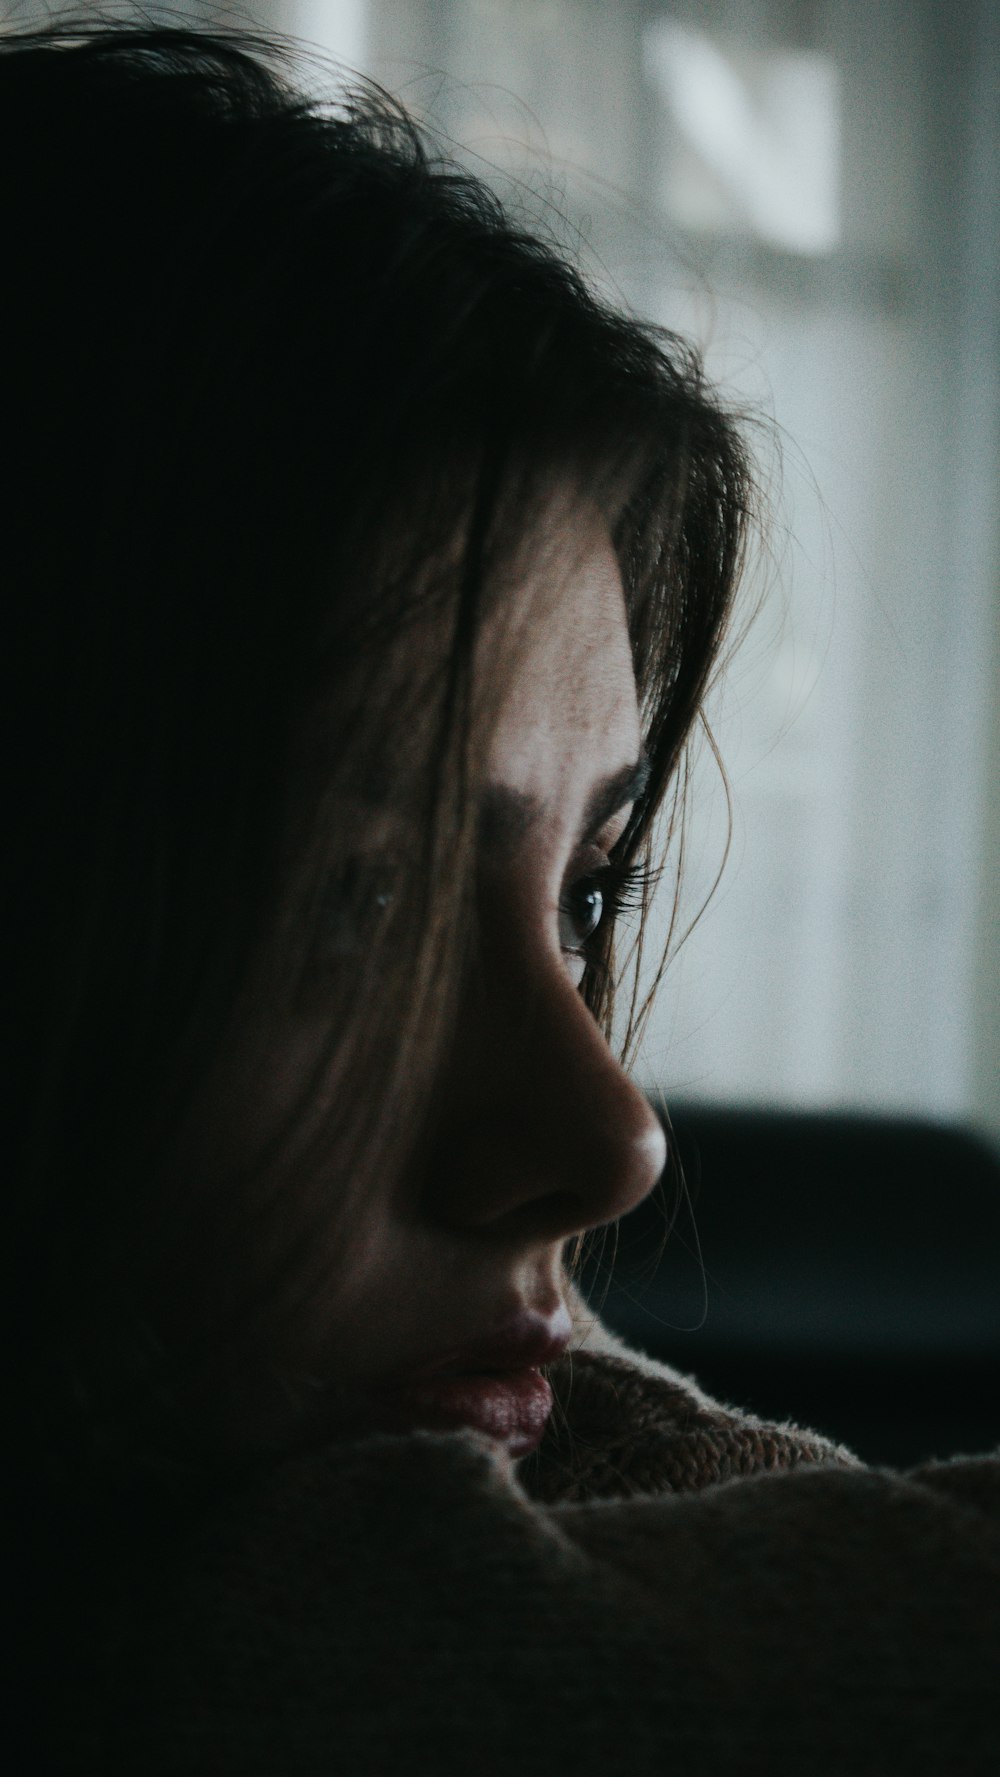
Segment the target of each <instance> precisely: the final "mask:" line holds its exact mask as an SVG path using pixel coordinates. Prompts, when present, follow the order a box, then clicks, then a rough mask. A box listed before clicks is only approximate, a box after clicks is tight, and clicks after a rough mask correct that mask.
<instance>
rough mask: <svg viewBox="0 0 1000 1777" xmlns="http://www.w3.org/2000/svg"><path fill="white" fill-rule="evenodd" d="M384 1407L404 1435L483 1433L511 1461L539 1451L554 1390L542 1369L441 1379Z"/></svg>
mask: <svg viewBox="0 0 1000 1777" xmlns="http://www.w3.org/2000/svg"><path fill="white" fill-rule="evenodd" d="M384 1405H385V1406H386V1408H387V1410H388V1416H389V1418H390V1419H391V1421H392V1424H393V1426H395V1427H400V1428H404V1429H406V1430H417V1429H420V1430H423V1431H459V1430H462V1429H463V1428H466V1427H467V1428H468V1429H470V1430H472V1431H481V1432H485V1433H486V1435H487V1437H490V1438H495V1439H496V1441H497V1442H498V1443H500V1444H503V1445H504V1447H505V1449H506V1450H508V1451H509V1452H510V1454H511V1456H527V1455H528V1454H529V1452H530V1451H532V1450H537V1448H538V1446H539V1444H540V1443H541V1441H542V1436H543V1434H544V1431H545V1427H546V1424H547V1422H548V1418H549V1414H550V1413H551V1411H552V1390H551V1388H550V1387H549V1384H548V1382H547V1381H546V1379H545V1377H544V1376H543V1375H542V1373H541V1371H540V1370H535V1369H525V1370H503V1371H497V1372H495V1373H494V1372H483V1373H481V1374H474V1375H469V1376H453V1375H438V1376H428V1377H424V1378H422V1379H421V1380H420V1381H417V1382H412V1383H410V1384H409V1385H408V1386H407V1387H406V1388H405V1389H401V1390H400V1391H399V1393H398V1394H394V1395H392V1396H390V1397H386V1398H385V1401H384Z"/></svg>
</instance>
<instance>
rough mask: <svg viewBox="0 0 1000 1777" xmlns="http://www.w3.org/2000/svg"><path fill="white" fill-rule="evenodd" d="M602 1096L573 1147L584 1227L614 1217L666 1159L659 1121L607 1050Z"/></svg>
mask: <svg viewBox="0 0 1000 1777" xmlns="http://www.w3.org/2000/svg"><path fill="white" fill-rule="evenodd" d="M608 1067H609V1073H610V1074H611V1078H610V1079H609V1080H608V1082H607V1088H606V1089H607V1101H606V1103H605V1104H604V1105H603V1106H597V1105H595V1106H594V1107H593V1108H592V1113H591V1118H590V1119H588V1123H589V1128H588V1130H587V1132H586V1135H585V1139H584V1141H583V1142H580V1143H577V1144H574V1145H575V1147H576V1153H577V1172H576V1195H577V1197H578V1199H579V1201H580V1206H581V1209H583V1210H585V1212H586V1217H587V1219H586V1222H585V1223H582V1224H581V1232H582V1231H584V1229H585V1228H593V1227H600V1226H601V1225H602V1224H603V1223H605V1222H612V1221H617V1220H618V1218H619V1217H620V1216H624V1215H628V1213H629V1211H630V1210H633V1209H636V1208H637V1207H638V1205H639V1204H640V1203H642V1201H643V1200H644V1198H646V1197H648V1196H649V1193H650V1192H651V1191H652V1190H653V1189H654V1187H655V1185H656V1184H657V1182H658V1180H659V1178H660V1176H661V1174H662V1172H663V1169H664V1166H665V1165H666V1160H667V1138H666V1135H665V1134H664V1130H663V1125H662V1124H661V1122H660V1119H659V1117H658V1116H657V1115H656V1112H655V1111H654V1110H653V1107H652V1106H651V1104H650V1103H649V1101H648V1099H647V1098H646V1096H645V1094H644V1093H643V1092H642V1091H641V1090H640V1089H639V1087H638V1086H636V1085H635V1084H634V1083H633V1082H632V1081H631V1080H630V1079H629V1078H628V1076H627V1075H626V1074H625V1073H624V1072H623V1070H622V1069H621V1068H620V1066H619V1064H618V1063H617V1062H616V1061H615V1060H614V1058H613V1057H612V1056H611V1055H610V1054H609V1055H608Z"/></svg>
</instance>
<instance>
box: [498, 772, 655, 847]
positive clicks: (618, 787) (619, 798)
mask: <svg viewBox="0 0 1000 1777" xmlns="http://www.w3.org/2000/svg"><path fill="white" fill-rule="evenodd" d="M649 772H650V765H649V759H648V757H647V755H646V754H645V753H641V754H640V756H639V758H638V759H636V760H635V761H634V763H632V764H631V765H623V766H622V767H621V768H620V770H618V771H614V772H612V773H611V775H610V777H604V778H601V780H600V781H599V783H596V784H595V785H594V788H593V790H592V791H591V793H590V795H589V796H588V798H587V803H586V806H585V808H584V811H583V823H582V829H581V833H580V838H581V840H588V839H593V838H595V836H596V835H597V834H598V833H599V832H600V830H601V828H602V827H603V826H604V824H605V822H606V821H609V820H610V819H611V816H612V815H614V814H617V813H618V810H619V809H620V808H624V807H625V805H626V803H629V802H638V800H639V798H640V797H641V796H642V795H643V793H644V791H645V789H646V786H647V785H648V783H649ZM548 813H549V809H548V805H547V804H546V803H545V802H543V801H542V800H541V799H540V798H539V797H537V796H531V795H529V794H528V793H527V791H524V790H512V789H511V788H510V787H509V786H508V785H507V784H487V785H486V788H485V789H484V790H483V793H482V796H481V798H480V803H479V842H480V845H481V847H482V849H483V851H484V852H487V853H489V852H498V851H505V850H510V849H511V848H513V847H514V846H516V845H518V844H519V843H520V841H521V840H522V839H524V838H525V836H526V835H527V833H528V832H530V830H531V828H532V827H535V826H538V825H539V823H540V822H542V821H544V820H545V818H546V816H547V815H548Z"/></svg>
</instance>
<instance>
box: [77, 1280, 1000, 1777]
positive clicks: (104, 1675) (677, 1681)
mask: <svg viewBox="0 0 1000 1777" xmlns="http://www.w3.org/2000/svg"><path fill="white" fill-rule="evenodd" d="M579 1339H580V1344H581V1349H579V1350H578V1351H576V1352H575V1353H573V1354H572V1355H571V1356H570V1357H567V1358H566V1359H565V1360H563V1362H562V1364H560V1365H558V1366H556V1367H555V1370H554V1372H553V1381H554V1384H555V1389H556V1394H557V1402H558V1405H557V1411H556V1413H555V1415H554V1418H553V1425H552V1430H551V1434H550V1436H549V1437H547V1439H546V1442H545V1444H544V1445H543V1447H542V1450H541V1451H540V1453H539V1454H538V1455H537V1456H535V1457H533V1458H530V1459H528V1460H527V1461H525V1462H522V1463H521V1464H520V1465H518V1464H515V1463H513V1462H511V1460H510V1459H509V1458H508V1457H506V1456H505V1455H504V1454H503V1453H502V1452H500V1451H499V1450H498V1449H497V1448H496V1447H495V1446H494V1445H492V1444H491V1443H489V1442H488V1441H487V1440H486V1439H484V1438H481V1437H479V1436H478V1435H476V1434H474V1433H471V1432H463V1433H458V1434H454V1435H438V1434H432V1433H417V1434H414V1435H411V1436H408V1437H402V1436H400V1437H388V1436H380V1437H376V1438H369V1439H361V1440H357V1441H352V1442H350V1443H340V1444H335V1443H332V1444H330V1445H329V1446H328V1447H326V1448H324V1449H323V1450H322V1451H320V1452H317V1453H313V1454H311V1455H309V1456H307V1457H302V1456H299V1457H297V1458H295V1459H290V1460H287V1461H286V1462H284V1463H282V1464H280V1465H278V1466H276V1467H275V1468H274V1470H273V1471H272V1472H270V1473H269V1474H267V1475H265V1476H260V1477H258V1478H257V1479H256V1480H255V1481H254V1482H253V1483H251V1484H248V1485H247V1486H245V1487H244V1488H243V1489H242V1490H241V1491H240V1492H239V1493H238V1494H236V1495H235V1496H234V1497H232V1498H227V1499H226V1500H225V1501H217V1502H216V1504H215V1505H214V1506H212V1507H206V1509H205V1510H204V1511H203V1512H201V1513H198V1514H195V1515H194V1516H193V1517H192V1518H191V1519H190V1520H189V1521H188V1522H187V1524H186V1526H185V1527H184V1528H183V1529H182V1530H181V1529H178V1530H177V1532H176V1533H175V1534H173V1535H172V1536H171V1537H170V1538H169V1539H168V1541H167V1542H166V1544H165V1545H164V1547H162V1548H161V1549H160V1550H159V1552H158V1553H157V1555H156V1556H155V1557H153V1556H152V1555H151V1556H150V1557H149V1559H148V1560H147V1561H139V1562H137V1564H136V1567H135V1571H134V1574H133V1576H132V1584H131V1587H130V1590H129V1593H128V1595H127V1597H126V1598H124V1599H123V1600H120V1601H119V1603H118V1605H117V1606H116V1609H115V1612H114V1613H113V1616H112V1620H110V1621H104V1622H103V1623H102V1624H101V1625H100V1632H99V1633H97V1631H96V1629H95V1631H94V1634H93V1637H92V1639H93V1641H94V1644H95V1645H96V1646H97V1647H98V1655H97V1658H96V1659H95V1660H94V1661H93V1663H92V1665H91V1666H90V1667H89V1668H88V1669H87V1670H88V1677H87V1681H86V1684H85V1685H81V1692H80V1695H79V1696H78V1698H77V1699H76V1702H75V1703H72V1704H69V1705H67V1707H69V1708H70V1709H75V1710H76V1711H77V1712H78V1713H77V1720H76V1723H75V1725H74V1733H75V1736H76V1744H77V1745H78V1747H79V1763H78V1767H77V1768H79V1769H86V1770H91V1769H93V1770H100V1771H102V1772H107V1773H110V1772H117V1771H123V1772H129V1773H140V1772H141V1773H143V1777H166V1774H168V1773H169V1774H170V1777H181V1774H182V1773H183V1774H185V1777H190V1774H193V1773H202V1772H204V1773H206V1774H207V1773H219V1774H223V1773H225V1774H228V1773H232V1774H234V1777H235V1774H236V1773H239V1774H240V1777H265V1774H266V1777H328V1774H330V1777H332V1774H333V1773H348V1774H350V1777H376V1774H378V1777H382V1774H383V1773H384V1774H385V1777H390V1774H391V1777H418V1774H419V1777H426V1774H427V1773H444V1774H447V1777H450V1774H451V1773H455V1774H456V1777H457V1774H458V1773H462V1774H473V1773H475V1774H483V1777H507V1774H508V1773H509V1774H510V1777H514V1774H515V1773H516V1774H517V1777H525V1774H531V1773H539V1774H540V1773H542V1772H544V1773H546V1777H553V1773H563V1772H565V1773H570V1774H572V1777H598V1774H600V1777H608V1774H609V1773H618V1772H621V1773H622V1774H623V1777H645V1774H647V1773H649V1774H652V1773H660V1774H663V1777H667V1774H670V1777H673V1774H674V1773H676V1774H678V1777H680V1774H681V1773H683V1777H696V1774H697V1777H716V1774H721V1773H745V1772H762V1773H763V1772H767V1773H771V1772H774V1773H781V1772H785V1771H788V1772H793V1773H795V1774H796V1777H799V1774H800V1773H803V1772H809V1773H821V1774H825V1773H829V1774H831V1777H832V1774H834V1773H836V1774H837V1777H859V1774H861V1773H869V1772H870V1773H873V1774H874V1773H879V1774H880V1777H881V1774H887V1777H897V1773H899V1777H902V1773H906V1777H913V1774H914V1773H916V1774H921V1773H926V1774H927V1777H931V1773H933V1777H963V1774H965V1773H973V1772H975V1773H982V1774H983V1777H986V1774H987V1773H989V1774H991V1777H996V1773H997V1772H1000V1459H998V1458H996V1457H994V1458H988V1457H986V1458H978V1459H966V1460H958V1461H955V1462H952V1463H946V1464H938V1465H932V1466H930V1467H927V1468H925V1469H923V1470H920V1471H918V1472H916V1473H914V1474H911V1475H906V1476H904V1475H897V1474H892V1473H886V1472H879V1471H872V1470H869V1469H866V1468H864V1467H863V1466H862V1465H861V1464H859V1463H858V1462H857V1460H856V1459H855V1458H854V1457H852V1456H851V1455H850V1453H849V1452H847V1451H845V1450H842V1449H840V1448H839V1447H838V1446H836V1445H833V1444H831V1443H828V1442H827V1441H826V1440H824V1439H822V1438H820V1437H817V1436H815V1435H813V1434H810V1433H802V1432H799V1431H797V1430H796V1429H795V1428H794V1427H789V1426H774V1425H768V1424H766V1423H765V1422H761V1421H759V1420H756V1419H753V1418H750V1417H748V1416H746V1415H742V1414H739V1413H735V1412H732V1411H730V1410H727V1409H725V1408H723V1407H720V1406H719V1405H718V1404H716V1403H713V1402H711V1401H710V1400H709V1399H708V1398H707V1397H706V1396H705V1395H704V1394H703V1393H702V1392H701V1391H700V1389H699V1388H698V1387H697V1385H696V1384H694V1383H692V1382H690V1381H689V1380H688V1379H686V1378H684V1377H681V1376H679V1375H677V1374H676V1373H675V1372H673V1371H671V1370H669V1369H667V1368H666V1367H665V1366H663V1365H660V1364H656V1363H653V1362H652V1361H651V1360H649V1359H645V1358H642V1357H641V1356H629V1355H628V1354H626V1353H625V1352H624V1351H623V1348H622V1347H621V1346H620V1345H619V1344H618V1343H617V1342H616V1341H615V1340H613V1339H612V1338H610V1336H608V1335H606V1334H604V1333H603V1330H602V1329H599V1328H597V1327H596V1326H595V1325H594V1324H592V1323H591V1324H590V1325H589V1326H587V1325H586V1324H584V1317H583V1316H582V1314H581V1317H580V1329H579ZM72 1737H73V1735H72V1734H71V1738H72Z"/></svg>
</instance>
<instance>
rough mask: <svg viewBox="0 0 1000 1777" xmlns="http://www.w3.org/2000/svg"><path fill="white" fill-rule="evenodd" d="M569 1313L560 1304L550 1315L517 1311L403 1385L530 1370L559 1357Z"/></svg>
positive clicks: (567, 1332)
mask: <svg viewBox="0 0 1000 1777" xmlns="http://www.w3.org/2000/svg"><path fill="white" fill-rule="evenodd" d="M572 1333H573V1327H572V1322H571V1321H570V1317H569V1312H568V1310H567V1309H566V1308H565V1307H564V1306H563V1304H562V1303H560V1305H559V1307H558V1308H557V1309H556V1310H555V1311H554V1312H553V1313H551V1314H539V1313H537V1312H535V1311H534V1310H531V1309H519V1310H517V1312H516V1313H514V1314H512V1315H510V1316H508V1317H507V1318H506V1319H505V1320H502V1321H500V1322H498V1324H497V1325H496V1326H495V1327H494V1328H493V1329H492V1330H491V1331H489V1332H487V1333H484V1334H483V1335H482V1337H474V1338H472V1339H470V1340H467V1341H463V1342H462V1344H461V1345H460V1346H455V1347H453V1348H452V1349H450V1350H448V1351H446V1352H443V1353H441V1354H440V1355H439V1356H437V1357H434V1358H432V1359H431V1360H430V1361H429V1362H428V1363H426V1364H422V1365H420V1367H419V1368H418V1369H417V1370H415V1371H411V1372H410V1374H409V1376H408V1377H407V1381H410V1382H415V1381H425V1380H426V1379H427V1378H429V1377H431V1376H444V1375H453V1376H471V1375H484V1374H487V1375H488V1374H492V1375H504V1374H510V1373H511V1372H512V1371H516V1370H534V1369H538V1368H539V1367H540V1366H541V1365H542V1364H553V1363H555V1362H556V1360H557V1359H558V1358H560V1357H562V1355H563V1352H564V1351H565V1350H566V1347H567V1346H568V1344H569V1342H570V1339H571V1337H572Z"/></svg>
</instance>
